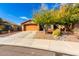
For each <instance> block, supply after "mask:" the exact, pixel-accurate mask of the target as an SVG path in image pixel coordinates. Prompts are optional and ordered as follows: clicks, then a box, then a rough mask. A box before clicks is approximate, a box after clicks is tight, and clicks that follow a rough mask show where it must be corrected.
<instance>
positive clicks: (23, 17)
mask: <svg viewBox="0 0 79 59" xmlns="http://www.w3.org/2000/svg"><path fill="white" fill-rule="evenodd" d="M20 18H21V19H28V18H27V17H25V16H22V17H20Z"/></svg>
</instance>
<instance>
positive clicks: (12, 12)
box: [0, 3, 59, 24]
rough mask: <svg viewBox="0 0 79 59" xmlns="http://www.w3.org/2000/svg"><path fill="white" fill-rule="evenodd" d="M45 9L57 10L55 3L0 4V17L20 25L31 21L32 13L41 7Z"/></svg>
mask: <svg viewBox="0 0 79 59" xmlns="http://www.w3.org/2000/svg"><path fill="white" fill-rule="evenodd" d="M42 5H43V7H46V8H47V9H52V8H58V7H59V4H57V3H46V4H41V3H0V17H1V18H4V19H6V20H8V21H10V22H13V23H16V24H20V23H22V22H24V21H26V20H28V19H31V18H32V16H33V12H34V11H35V10H36V11H38V10H39V9H40V8H41V6H42Z"/></svg>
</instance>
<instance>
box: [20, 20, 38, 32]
mask: <svg viewBox="0 0 79 59" xmlns="http://www.w3.org/2000/svg"><path fill="white" fill-rule="evenodd" d="M21 25H22V31H39V25H38V24H35V23H33V22H32V20H28V21H26V22H23V23H22V24H21Z"/></svg>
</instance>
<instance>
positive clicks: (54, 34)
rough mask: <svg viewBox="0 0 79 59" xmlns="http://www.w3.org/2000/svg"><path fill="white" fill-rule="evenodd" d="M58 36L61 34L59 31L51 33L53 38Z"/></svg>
mask: <svg viewBox="0 0 79 59" xmlns="http://www.w3.org/2000/svg"><path fill="white" fill-rule="evenodd" d="M60 34H61V32H60V30H59V29H56V30H54V31H53V33H52V35H53V36H55V37H57V36H60Z"/></svg>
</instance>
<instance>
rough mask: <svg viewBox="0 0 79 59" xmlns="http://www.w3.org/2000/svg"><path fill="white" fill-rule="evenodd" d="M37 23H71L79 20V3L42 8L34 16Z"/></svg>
mask: <svg viewBox="0 0 79 59" xmlns="http://www.w3.org/2000/svg"><path fill="white" fill-rule="evenodd" d="M33 21H34V22H36V23H37V24H47V25H49V24H59V25H71V24H74V25H75V24H76V23H77V22H79V4H65V5H62V6H60V8H59V9H55V10H41V11H38V12H37V13H36V14H35V15H34V16H33Z"/></svg>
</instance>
